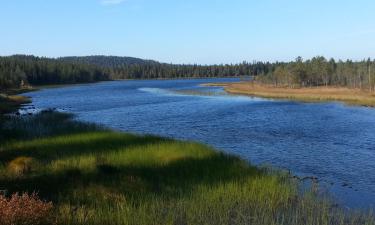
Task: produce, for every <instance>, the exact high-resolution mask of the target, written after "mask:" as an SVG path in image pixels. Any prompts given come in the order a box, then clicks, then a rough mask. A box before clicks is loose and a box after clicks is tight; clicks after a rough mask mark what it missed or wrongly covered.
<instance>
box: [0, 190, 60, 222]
mask: <svg viewBox="0 0 375 225" xmlns="http://www.w3.org/2000/svg"><path fill="white" fill-rule="evenodd" d="M0 224H1V225H50V224H54V218H53V205H52V202H44V201H42V200H40V199H39V198H38V196H37V195H36V194H35V193H34V194H32V195H29V194H26V193H24V194H22V195H18V193H16V194H13V195H12V196H11V197H10V198H6V197H4V196H2V195H0Z"/></svg>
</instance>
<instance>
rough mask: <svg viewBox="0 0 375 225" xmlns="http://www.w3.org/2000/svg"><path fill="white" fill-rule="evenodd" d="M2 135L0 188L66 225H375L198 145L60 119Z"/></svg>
mask: <svg viewBox="0 0 375 225" xmlns="http://www.w3.org/2000/svg"><path fill="white" fill-rule="evenodd" d="M0 132H1V134H2V136H3V140H2V141H1V145H0V189H2V190H4V189H5V190H7V193H8V194H10V193H14V192H25V191H26V192H33V191H37V192H38V193H39V196H40V197H41V198H42V199H45V200H49V201H52V202H53V204H54V217H56V218H57V219H56V220H57V223H58V224H98V225H99V224H100V225H102V224H137V225H138V224H155V225H156V224H158V225H159V224H215V225H216V224H262V225H263V224H288V225H293V224H295V225H297V224H298V225H300V224H311V225H319V224H375V222H374V220H373V218H372V217H371V216H369V215H364V214H361V213H352V212H347V211H345V212H344V211H342V210H340V209H339V208H337V207H334V206H332V204H331V203H330V202H328V201H324V200H321V199H319V198H317V197H316V196H315V194H314V191H311V192H308V193H305V194H300V193H299V191H298V184H297V183H295V182H294V181H293V180H291V179H290V178H289V177H288V176H287V175H286V174H281V173H276V172H270V171H267V170H262V169H259V168H256V167H253V166H251V165H249V164H248V163H247V162H245V161H242V160H240V159H239V158H237V157H233V156H229V155H226V154H223V153H220V152H217V151H215V150H214V149H212V148H210V147H208V146H205V145H202V144H198V143H194V142H183V141H176V140H170V139H166V138H160V137H154V136H138V135H133V134H127V133H119V132H115V131H111V130H107V129H104V128H101V127H98V126H96V125H93V124H87V123H80V122H77V121H74V120H72V116H71V115H68V114H61V113H53V112H52V113H51V112H49V113H43V114H39V115H36V116H30V117H17V118H9V119H7V120H6V121H5V123H4V124H3V125H2V127H1V130H0Z"/></svg>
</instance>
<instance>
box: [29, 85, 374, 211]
mask: <svg viewBox="0 0 375 225" xmlns="http://www.w3.org/2000/svg"><path fill="white" fill-rule="evenodd" d="M231 81H238V79H225V78H222V79H219V78H218V79H191V80H142V81H141V80H134V81H113V82H102V83H95V84H85V85H73V86H67V87H60V88H51V89H43V90H40V91H37V92H30V93H27V94H26V95H27V96H30V97H32V98H33V103H32V105H34V106H35V107H36V108H39V109H43V108H57V109H60V110H65V111H68V112H72V113H74V114H76V115H77V119H79V120H83V121H89V122H95V123H99V124H103V125H105V126H108V127H111V128H114V129H117V130H121V131H129V132H134V133H139V134H155V135H161V136H166V137H172V138H177V139H183V140H195V141H199V142H203V143H206V144H209V145H212V146H214V147H216V148H217V149H219V150H221V151H224V152H227V153H230V154H235V155H238V156H240V157H242V158H243V159H246V160H248V161H249V162H251V163H253V164H256V165H271V166H274V167H277V168H282V169H287V170H290V171H291V172H292V173H294V174H296V175H298V176H301V177H304V176H314V177H317V178H318V180H319V183H320V185H321V186H322V190H326V191H327V192H330V193H332V195H333V196H334V197H335V198H337V199H339V203H341V204H343V205H345V206H347V207H350V208H358V207H359V208H368V207H371V206H374V205H375V109H373V108H366V107H351V106H345V105H343V104H341V103H298V102H291V101H281V100H267V99H261V98H252V97H246V96H234V95H227V94H226V93H225V92H224V91H223V88H221V87H203V86H200V85H201V84H203V83H209V82H215V83H217V82H231Z"/></svg>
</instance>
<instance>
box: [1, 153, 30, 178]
mask: <svg viewBox="0 0 375 225" xmlns="http://www.w3.org/2000/svg"><path fill="white" fill-rule="evenodd" d="M36 166H37V162H36V161H35V159H33V158H31V157H17V158H15V159H13V160H12V161H10V162H9V164H8V167H7V169H8V173H9V174H10V175H13V176H16V177H20V176H23V175H26V174H29V173H30V172H32V171H33V170H35V167H36Z"/></svg>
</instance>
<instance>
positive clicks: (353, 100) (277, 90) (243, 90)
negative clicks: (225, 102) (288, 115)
mask: <svg viewBox="0 0 375 225" xmlns="http://www.w3.org/2000/svg"><path fill="white" fill-rule="evenodd" d="M209 85H211V86H224V87H225V90H226V91H227V92H228V93H231V94H243V95H251V96H257V97H262V98H273V99H288V100H296V101H303V102H325V101H339V102H344V103H346V104H350V105H359V106H369V107H375V92H369V91H364V90H359V89H349V88H341V87H312V88H283V87H274V86H270V85H263V84H258V83H255V82H239V83H228V84H209Z"/></svg>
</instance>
